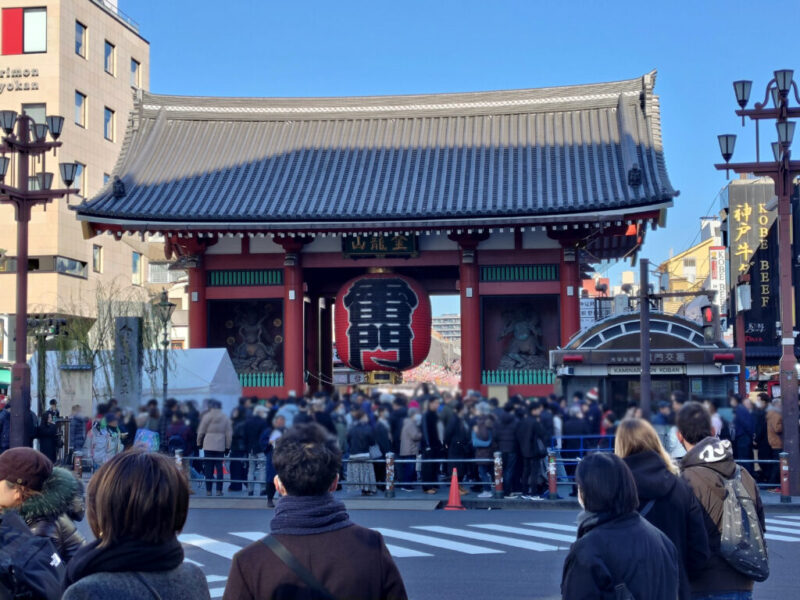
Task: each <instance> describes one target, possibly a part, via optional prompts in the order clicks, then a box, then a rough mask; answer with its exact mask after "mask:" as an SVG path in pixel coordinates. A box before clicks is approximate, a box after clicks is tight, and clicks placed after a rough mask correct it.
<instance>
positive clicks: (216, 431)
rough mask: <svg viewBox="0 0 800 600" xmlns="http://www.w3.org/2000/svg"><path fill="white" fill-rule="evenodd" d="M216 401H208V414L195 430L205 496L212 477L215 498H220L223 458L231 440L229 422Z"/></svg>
mask: <svg viewBox="0 0 800 600" xmlns="http://www.w3.org/2000/svg"><path fill="white" fill-rule="evenodd" d="M221 409H222V404H221V403H220V402H219V401H217V400H209V401H208V412H207V413H206V414H205V415H204V416H203V418H202V419H201V420H200V426H199V427H198V428H197V445H198V447H200V448H202V449H203V458H204V459H206V460H204V461H203V475H204V476H205V480H206V496H210V495H211V488H212V487H213V485H214V475H215V473H216V477H217V496H222V479H223V477H224V475H223V464H222V463H223V458H224V456H225V454H227V453H228V452H229V451H230V448H231V442H232V438H233V429H232V427H231V420H230V419H229V418H228V417H227V416H226V415H225V413H223V412H222V410H221Z"/></svg>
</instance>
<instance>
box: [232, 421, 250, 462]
mask: <svg viewBox="0 0 800 600" xmlns="http://www.w3.org/2000/svg"><path fill="white" fill-rule="evenodd" d="M246 427H247V421H246V417H240V418H238V419H236V420H235V421H231V446H230V449H231V452H235V453H236V455H237V456H244V455H245V454H246V453H247V429H246Z"/></svg>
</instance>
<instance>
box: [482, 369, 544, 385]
mask: <svg viewBox="0 0 800 600" xmlns="http://www.w3.org/2000/svg"><path fill="white" fill-rule="evenodd" d="M555 378H556V377H555V373H553V371H550V370H548V369H529V370H521V371H511V370H508V371H506V370H493V371H483V373H482V374H481V381H482V383H483V384H484V385H552V384H553V383H555Z"/></svg>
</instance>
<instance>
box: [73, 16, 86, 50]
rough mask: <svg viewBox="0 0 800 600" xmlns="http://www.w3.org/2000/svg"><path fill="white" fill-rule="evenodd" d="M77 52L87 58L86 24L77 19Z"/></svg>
mask: <svg viewBox="0 0 800 600" xmlns="http://www.w3.org/2000/svg"><path fill="white" fill-rule="evenodd" d="M75 54H77V55H78V56H81V57H83V58H86V25H84V24H83V23H81V22H80V21H75Z"/></svg>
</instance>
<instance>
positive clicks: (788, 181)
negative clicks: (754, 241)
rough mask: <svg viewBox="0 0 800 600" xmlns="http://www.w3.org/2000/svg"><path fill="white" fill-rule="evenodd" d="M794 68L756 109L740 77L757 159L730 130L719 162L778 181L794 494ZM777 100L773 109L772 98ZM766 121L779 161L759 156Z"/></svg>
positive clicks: (787, 444) (798, 456)
mask: <svg viewBox="0 0 800 600" xmlns="http://www.w3.org/2000/svg"><path fill="white" fill-rule="evenodd" d="M793 75H794V72H793V71H791V70H789V69H783V70H780V71H775V73H774V77H773V78H772V79H771V80H770V82H769V83H768V84H767V87H766V90H765V94H764V100H763V101H762V102H760V103H759V102H756V104H755V107H754V108H751V109H748V108H746V106H747V103H748V102H749V100H750V90H751V88H752V85H753V83H752V81H735V82H734V83H733V89H734V92H735V94H736V101H737V103H738V104H739V107H740V108H739V110H737V111H736V114H737V115H739V116H741V117H742V124H744V119H745V117H747V118H749V119H751V120H753V121H755V123H756V162H743V163H732V162H730V159H731V157H732V156H733V149H734V145H735V143H736V136H735V135H732V134H725V135H720V136H719V145H720V151H721V152H722V158H723V160H724V161H725V162H724V163H723V164H716V165H714V166H715V167H716V168H717V169H718V170H724V171H728V170H732V171H734V172H735V173H753V174H754V175H759V176H762V177H770V178H771V179H772V180H773V181H774V182H775V195H776V196H777V197H778V269H779V275H778V279H779V289H778V295H779V297H780V307H781V312H780V321H781V359H780V385H781V396H782V397H783V403H782V407H783V408H782V411H783V424H784V427H783V448H784V451H785V452H787V453H788V454H789V470H790V474H791V477H790V478H789V479H790V493H791V494H792V495H793V496H796V495H800V443H798V442H799V440H798V428H797V423H798V413H800V411H799V410H798V397H797V360H796V359H795V355H794V315H793V314H792V311H793V307H794V301H793V290H792V244H791V230H790V228H791V203H790V202H791V200H790V198H791V194H792V181H793V180H794V178H795V176H797V175H798V174H800V161H796V160H791V151H790V147H791V144H792V137H793V136H794V127H795V123H794V121H789V118H791V117H800V107H790V106H789V92H793V93H794V98H795V100H796V102H797V103H798V105H800V94H798V89H797V84H796V83H795V82H794V81H793V80H792V77H793ZM770 99H771V100H772V105H773V106H772V107H771V108H770V107H768V101H769V100H770ZM763 119H774V120H775V129H776V131H777V134H778V141H777V142H773V143H772V153H773V160H770V161H765V162H762V161H761V160H760V156H759V149H758V144H759V139H758V135H759V127H758V126H759V122H760V121H761V120H763Z"/></svg>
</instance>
